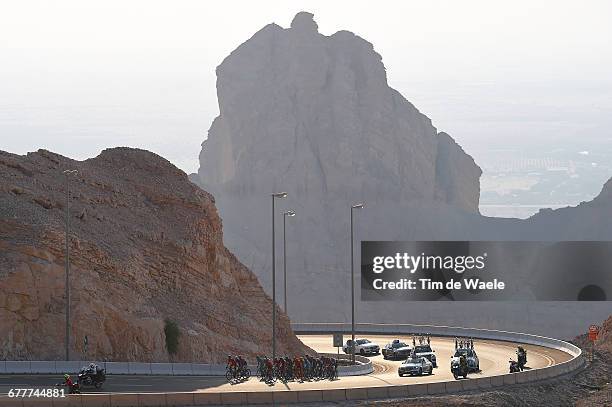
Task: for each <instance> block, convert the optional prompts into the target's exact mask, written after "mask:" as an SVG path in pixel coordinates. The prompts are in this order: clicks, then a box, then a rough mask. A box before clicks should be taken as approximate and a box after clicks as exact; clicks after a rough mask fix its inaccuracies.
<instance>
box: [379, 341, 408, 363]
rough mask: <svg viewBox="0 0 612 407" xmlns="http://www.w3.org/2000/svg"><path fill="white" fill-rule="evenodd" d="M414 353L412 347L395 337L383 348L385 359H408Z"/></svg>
mask: <svg viewBox="0 0 612 407" xmlns="http://www.w3.org/2000/svg"><path fill="white" fill-rule="evenodd" d="M411 353H412V348H411V347H410V345H408V344H407V343H405V342H402V341H400V340H399V339H394V340H393V341H392V342H389V343H388V344H387V345H385V347H384V348H382V354H383V358H385V359H406V358H407V357H408V356H410V354H411Z"/></svg>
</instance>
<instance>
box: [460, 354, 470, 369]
mask: <svg viewBox="0 0 612 407" xmlns="http://www.w3.org/2000/svg"><path fill="white" fill-rule="evenodd" d="M459 367H460V368H461V371H462V372H467V371H468V363H467V358H466V357H465V355H461V356H459Z"/></svg>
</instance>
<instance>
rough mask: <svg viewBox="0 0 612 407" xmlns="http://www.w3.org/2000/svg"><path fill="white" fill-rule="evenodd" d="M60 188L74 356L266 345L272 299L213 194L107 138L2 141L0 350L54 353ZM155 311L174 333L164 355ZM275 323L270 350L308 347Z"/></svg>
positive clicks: (263, 350) (131, 357)
mask: <svg viewBox="0 0 612 407" xmlns="http://www.w3.org/2000/svg"><path fill="white" fill-rule="evenodd" d="M66 169H77V170H78V174H76V175H71V176H68V177H65V176H64V175H63V174H62V171H63V170H66ZM67 187H68V188H69V189H70V223H71V231H72V233H71V239H70V250H71V256H70V258H71V264H72V268H71V280H70V281H71V288H72V307H71V309H72V316H73V318H72V332H71V334H72V341H71V342H72V346H71V349H72V354H73V358H81V359H97V360H102V359H106V360H116V361H168V360H169V359H172V360H174V361H197V362H221V361H223V360H224V358H225V357H226V355H227V354H238V353H240V354H246V355H250V356H253V355H255V354H269V353H270V350H271V320H270V316H271V310H272V303H271V301H270V298H269V297H268V296H267V295H266V294H265V293H264V291H263V290H262V288H261V287H260V285H259V283H258V281H257V278H256V277H255V276H254V275H253V274H252V273H251V272H250V271H249V270H248V269H247V268H246V267H245V266H244V265H242V264H241V263H240V262H239V261H238V260H237V259H236V258H235V257H234V256H233V255H232V253H230V252H229V250H227V249H226V248H225V247H224V245H223V241H222V231H221V220H220V219H219V217H218V215H217V209H216V207H215V204H214V199H213V198H212V196H211V195H209V194H208V193H207V192H205V191H203V190H201V189H200V188H198V187H197V186H195V185H194V184H192V183H191V182H189V181H188V179H187V175H186V174H184V173H183V172H182V171H180V170H178V169H177V168H176V167H174V166H173V165H172V164H170V163H169V162H168V161H166V160H164V159H163V158H161V157H159V156H157V155H155V154H152V153H149V152H147V151H142V150H134V149H128V148H116V149H110V150H105V151H103V152H102V153H101V154H100V155H99V156H98V157H95V158H92V159H89V160H85V161H74V160H71V159H68V158H65V157H62V156H60V155H57V154H54V153H51V152H48V151H44V150H40V151H38V152H36V153H30V154H28V155H27V156H18V155H14V154H9V153H6V152H0V331H1V332H2V333H3V334H2V335H1V336H0V359H29V360H40V359H42V360H48V359H62V358H63V356H64V353H63V352H64V345H63V344H64V326H65V325H64V323H65V322H64V321H65V320H64V318H65V313H64V307H65V301H66V298H65V296H64V287H65V285H64V276H65V273H64V260H65V257H64V255H65V251H64V239H65V234H64V230H65V228H64V225H65V223H64V222H65V208H66V188H67ZM166 320H170V321H173V322H175V323H176V324H177V325H178V327H179V329H180V333H181V335H180V337H179V346H178V353H176V354H175V355H173V356H172V358H171V357H170V355H169V353H168V351H167V349H166V339H165V334H164V324H165V321H166ZM278 322H279V323H278V325H277V326H278V338H279V341H278V346H279V351H280V352H281V353H286V352H287V353H294V352H304V351H307V350H308V349H307V348H306V347H305V346H304V345H302V343H301V342H300V341H299V340H298V339H297V338H296V337H295V336H294V335H293V333H292V331H291V328H290V326H289V321H288V319H287V316H286V315H285V314H284V313H282V312H280V313H279V320H278ZM85 335H87V336H88V340H89V344H88V347H87V353H85V349H84V343H83V340H84V337H85Z"/></svg>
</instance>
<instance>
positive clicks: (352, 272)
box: [351, 202, 365, 364]
mask: <svg viewBox="0 0 612 407" xmlns="http://www.w3.org/2000/svg"><path fill="white" fill-rule="evenodd" d="M364 206H365V204H364V203H363V202H362V203H357V204H354V205H351V362H352V363H353V364H355V264H354V263H355V261H354V257H355V256H354V254H353V209H362V208H363V207H364Z"/></svg>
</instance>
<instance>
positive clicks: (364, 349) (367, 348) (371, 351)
mask: <svg viewBox="0 0 612 407" xmlns="http://www.w3.org/2000/svg"><path fill="white" fill-rule="evenodd" d="M352 344H353V341H352V340H351V339H349V340H348V341H346V343H345V344H344V346H343V347H342V350H343V351H344V353H346V354H350V353H351V348H352ZM379 353H380V346H378V345H377V344H375V343H374V342H370V340H369V339H355V354H359V355H362V356H366V355H368V356H369V355H378V354H379Z"/></svg>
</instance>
